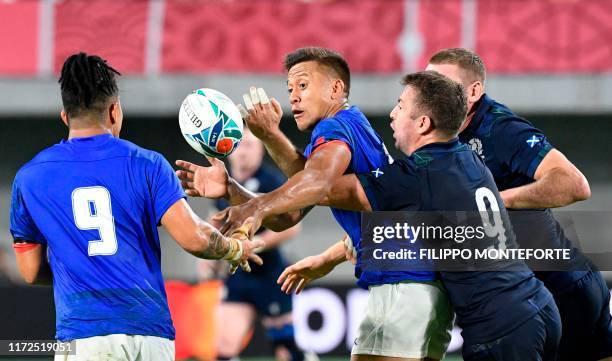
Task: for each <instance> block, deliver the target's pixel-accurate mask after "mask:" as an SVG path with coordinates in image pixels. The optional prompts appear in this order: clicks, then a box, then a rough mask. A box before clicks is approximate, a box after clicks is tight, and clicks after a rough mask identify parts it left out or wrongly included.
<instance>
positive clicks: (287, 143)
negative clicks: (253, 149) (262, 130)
mask: <svg viewBox="0 0 612 361" xmlns="http://www.w3.org/2000/svg"><path fill="white" fill-rule="evenodd" d="M260 139H261V141H262V142H263V144H264V146H265V147H266V150H267V151H268V154H270V157H271V158H272V160H273V161H274V163H276V165H277V166H278V168H279V169H280V170H281V171H282V172H283V173H284V174H285V176H286V177H292V176H294V175H295V174H296V173H297V172H299V171H301V170H303V169H304V167H305V166H306V157H304V155H303V154H302V152H300V151H299V150H298V149H297V148H296V146H295V145H293V143H291V140H289V138H287V136H286V135H285V133H283V132H282V131H281V130H280V129H279V130H278V131H275V132H270V133H267V134H266V136H264V137H262V138H260Z"/></svg>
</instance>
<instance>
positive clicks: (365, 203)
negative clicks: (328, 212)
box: [319, 174, 372, 212]
mask: <svg viewBox="0 0 612 361" xmlns="http://www.w3.org/2000/svg"><path fill="white" fill-rule="evenodd" d="M319 205H322V206H330V207H334V208H340V209H346V210H349V211H366V212H372V206H371V205H370V201H369V200H368V197H367V195H366V193H365V191H364V190H363V186H362V185H361V182H359V179H358V178H357V176H356V175H354V174H347V175H343V176H342V177H340V178H338V179H336V181H335V182H334V184H332V187H331V188H330V189H329V190H328V192H327V194H326V195H325V198H323V199H322V200H321V202H319Z"/></svg>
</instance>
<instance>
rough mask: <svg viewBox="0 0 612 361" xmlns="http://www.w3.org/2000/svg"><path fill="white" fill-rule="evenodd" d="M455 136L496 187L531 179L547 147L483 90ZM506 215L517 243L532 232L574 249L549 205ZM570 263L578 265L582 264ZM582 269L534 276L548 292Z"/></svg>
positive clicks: (548, 243)
mask: <svg viewBox="0 0 612 361" xmlns="http://www.w3.org/2000/svg"><path fill="white" fill-rule="evenodd" d="M459 139H460V140H461V141H462V142H464V143H466V144H469V145H470V146H471V148H472V150H474V151H475V152H476V153H477V154H478V155H479V156H480V157H481V158H482V159H483V160H484V162H485V164H486V165H487V167H488V168H489V170H491V173H492V174H493V178H494V179H495V183H496V184H497V187H498V188H499V190H500V191H503V190H506V189H508V188H515V187H520V186H522V185H526V184H529V183H532V182H533V181H534V174H535V171H536V169H537V168H538V166H539V165H540V163H541V162H542V159H544V157H545V156H546V154H548V152H549V151H550V150H551V149H553V147H552V145H551V144H550V143H549V142H548V140H547V138H546V136H545V135H544V133H542V131H541V130H539V129H537V128H536V127H534V126H533V125H532V124H531V123H530V122H528V121H527V120H525V119H523V118H521V117H519V116H517V115H516V114H514V113H513V112H512V111H511V110H510V109H508V108H507V107H506V106H504V105H503V104H500V103H497V102H496V101H494V100H493V99H491V98H489V97H488V96H487V95H486V94H485V95H483V96H482V98H481V100H480V101H479V103H478V104H477V109H476V113H475V114H474V117H473V118H472V120H471V122H470V124H469V125H468V126H467V128H466V129H465V130H464V131H463V132H461V134H460V135H459ZM510 219H511V221H512V223H513V225H514V231H515V232H516V237H517V240H518V242H519V243H521V240H530V241H531V242H534V241H533V239H534V237H537V238H538V241H537V243H538V244H541V245H543V246H542V248H574V247H572V246H571V243H570V241H569V240H568V238H567V237H566V236H565V234H564V232H563V229H562V228H561V226H560V225H559V223H558V222H557V221H556V220H555V218H554V217H553V214H552V212H551V211H550V209H536V210H527V211H511V212H510ZM574 252H575V257H574V258H575V260H574V261H573V262H575V263H577V264H582V263H583V259H582V255H581V254H580V253H579V252H578V251H577V250H576V249H574ZM571 267H572V266H568V268H571ZM573 267H574V268H573V269H584V268H582V267H584V266H577V265H574V266H573ZM586 273H587V271H573V272H544V273H542V272H536V275H537V276H538V278H540V279H542V280H543V281H544V283H545V284H546V287H548V288H549V289H550V290H552V291H553V293H554V292H555V291H556V290H563V289H565V288H567V287H568V286H569V285H570V284H572V283H573V282H574V281H575V280H577V279H579V278H582V277H583V276H584V275H585V274H586Z"/></svg>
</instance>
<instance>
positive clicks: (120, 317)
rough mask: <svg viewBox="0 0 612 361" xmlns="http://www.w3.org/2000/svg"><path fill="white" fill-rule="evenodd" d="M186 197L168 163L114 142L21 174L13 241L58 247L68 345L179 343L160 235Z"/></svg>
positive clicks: (61, 328)
mask: <svg viewBox="0 0 612 361" xmlns="http://www.w3.org/2000/svg"><path fill="white" fill-rule="evenodd" d="M183 197H185V195H184V193H183V190H182V189H181V186H180V183H179V181H178V179H177V178H176V176H175V174H174V171H173V169H172V167H171V166H170V164H168V162H167V161H166V160H165V159H164V158H163V157H162V156H161V155H160V154H158V153H155V152H152V151H149V150H146V149H142V148H140V147H137V146H136V145H134V144H132V143H130V142H127V141H124V140H121V139H118V138H115V137H113V136H111V135H108V134H106V135H98V136H94V137H88V138H74V139H70V140H68V141H65V142H62V143H60V144H56V145H54V146H52V147H49V148H47V149H45V150H43V151H42V152H40V153H39V154H38V155H37V156H36V157H34V159H33V160H31V161H30V162H28V163H27V164H25V165H24V166H23V167H22V168H21V169H20V170H19V172H18V173H17V175H16V177H15V181H14V183H13V192H12V206H11V225H10V228H11V233H12V235H13V237H14V238H15V239H16V240H21V241H25V242H33V243H41V244H47V245H48V258H49V264H50V266H51V270H52V272H53V291H54V295H55V307H56V323H57V325H56V326H57V334H56V337H57V338H58V339H59V340H62V341H63V340H72V339H79V338H85V337H91V336H102V335H108V334H130V335H151V336H159V337H165V338H169V339H174V327H173V325H172V320H171V318H170V312H169V310H168V304H167V300H166V292H165V288H164V282H163V278H162V273H161V261H160V245H159V236H158V233H157V227H158V225H159V224H160V221H161V218H162V216H163V215H164V213H165V212H166V211H167V210H168V208H170V207H171V206H172V205H173V204H174V203H176V202H177V201H179V200H180V199H181V198H183Z"/></svg>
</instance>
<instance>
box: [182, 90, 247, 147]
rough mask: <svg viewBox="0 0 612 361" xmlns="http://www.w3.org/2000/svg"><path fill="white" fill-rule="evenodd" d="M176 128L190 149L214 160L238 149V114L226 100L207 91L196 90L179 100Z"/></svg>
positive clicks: (233, 105) (240, 123)
mask: <svg viewBox="0 0 612 361" xmlns="http://www.w3.org/2000/svg"><path fill="white" fill-rule="evenodd" d="M179 126H180V127H181V133H182V134H183V137H185V140H186V141H187V143H189V145H190V146H191V147H192V148H193V149H195V150H196V151H198V152H199V153H202V154H204V155H208V156H211V157H215V158H225V157H227V156H228V155H230V154H231V153H232V152H233V151H234V150H235V149H236V148H237V147H238V145H239V144H240V140H241V139H242V130H243V127H244V125H243V122H242V117H241V116H240V111H239V110H238V108H237V107H236V105H235V104H234V103H233V102H232V101H231V100H230V98H228V97H227V96H226V95H225V94H223V93H221V92H220V91H217V90H214V89H208V88H201V89H198V90H196V91H194V92H193V93H191V94H189V95H187V97H186V98H185V100H183V103H182V104H181V109H180V111H179Z"/></svg>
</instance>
